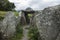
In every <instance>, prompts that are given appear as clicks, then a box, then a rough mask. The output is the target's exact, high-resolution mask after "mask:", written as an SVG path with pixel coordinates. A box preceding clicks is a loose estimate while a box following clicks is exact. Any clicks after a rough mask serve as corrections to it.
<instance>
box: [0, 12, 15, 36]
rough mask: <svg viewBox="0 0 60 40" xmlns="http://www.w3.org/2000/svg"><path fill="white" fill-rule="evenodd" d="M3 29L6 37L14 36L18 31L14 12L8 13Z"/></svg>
mask: <svg viewBox="0 0 60 40" xmlns="http://www.w3.org/2000/svg"><path fill="white" fill-rule="evenodd" d="M2 24H3V26H2V28H1V30H2V32H3V33H4V36H12V35H13V34H14V33H15V31H16V17H15V16H14V13H13V12H8V13H7V14H6V16H5V18H4V19H3V22H2Z"/></svg>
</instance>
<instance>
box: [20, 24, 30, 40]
mask: <svg viewBox="0 0 60 40" xmlns="http://www.w3.org/2000/svg"><path fill="white" fill-rule="evenodd" d="M28 27H29V25H26V26H23V38H22V39H21V40H28Z"/></svg>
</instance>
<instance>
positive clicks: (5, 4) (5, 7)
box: [0, 0, 15, 11]
mask: <svg viewBox="0 0 60 40" xmlns="http://www.w3.org/2000/svg"><path fill="white" fill-rule="evenodd" d="M14 8H15V5H14V3H11V2H9V1H8V0H0V11H12V10H14Z"/></svg>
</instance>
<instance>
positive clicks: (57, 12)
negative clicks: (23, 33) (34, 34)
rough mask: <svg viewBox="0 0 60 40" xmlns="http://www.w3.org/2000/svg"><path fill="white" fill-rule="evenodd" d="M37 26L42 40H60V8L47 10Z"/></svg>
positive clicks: (55, 7)
mask: <svg viewBox="0 0 60 40" xmlns="http://www.w3.org/2000/svg"><path fill="white" fill-rule="evenodd" d="M36 24H37V27H38V29H39V33H40V36H41V39H42V40H60V6H59V5H58V6H54V7H48V8H45V9H44V10H43V11H42V13H40V15H38V16H37V17H36Z"/></svg>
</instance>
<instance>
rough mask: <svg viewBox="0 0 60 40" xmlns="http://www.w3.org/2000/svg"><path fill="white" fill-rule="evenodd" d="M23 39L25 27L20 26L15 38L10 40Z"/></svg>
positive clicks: (17, 28)
mask: <svg viewBox="0 0 60 40" xmlns="http://www.w3.org/2000/svg"><path fill="white" fill-rule="evenodd" d="M22 37H23V27H22V26H21V25H20V24H18V25H17V27H16V34H15V36H13V37H11V38H10V40H20V39H21V38H22Z"/></svg>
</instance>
